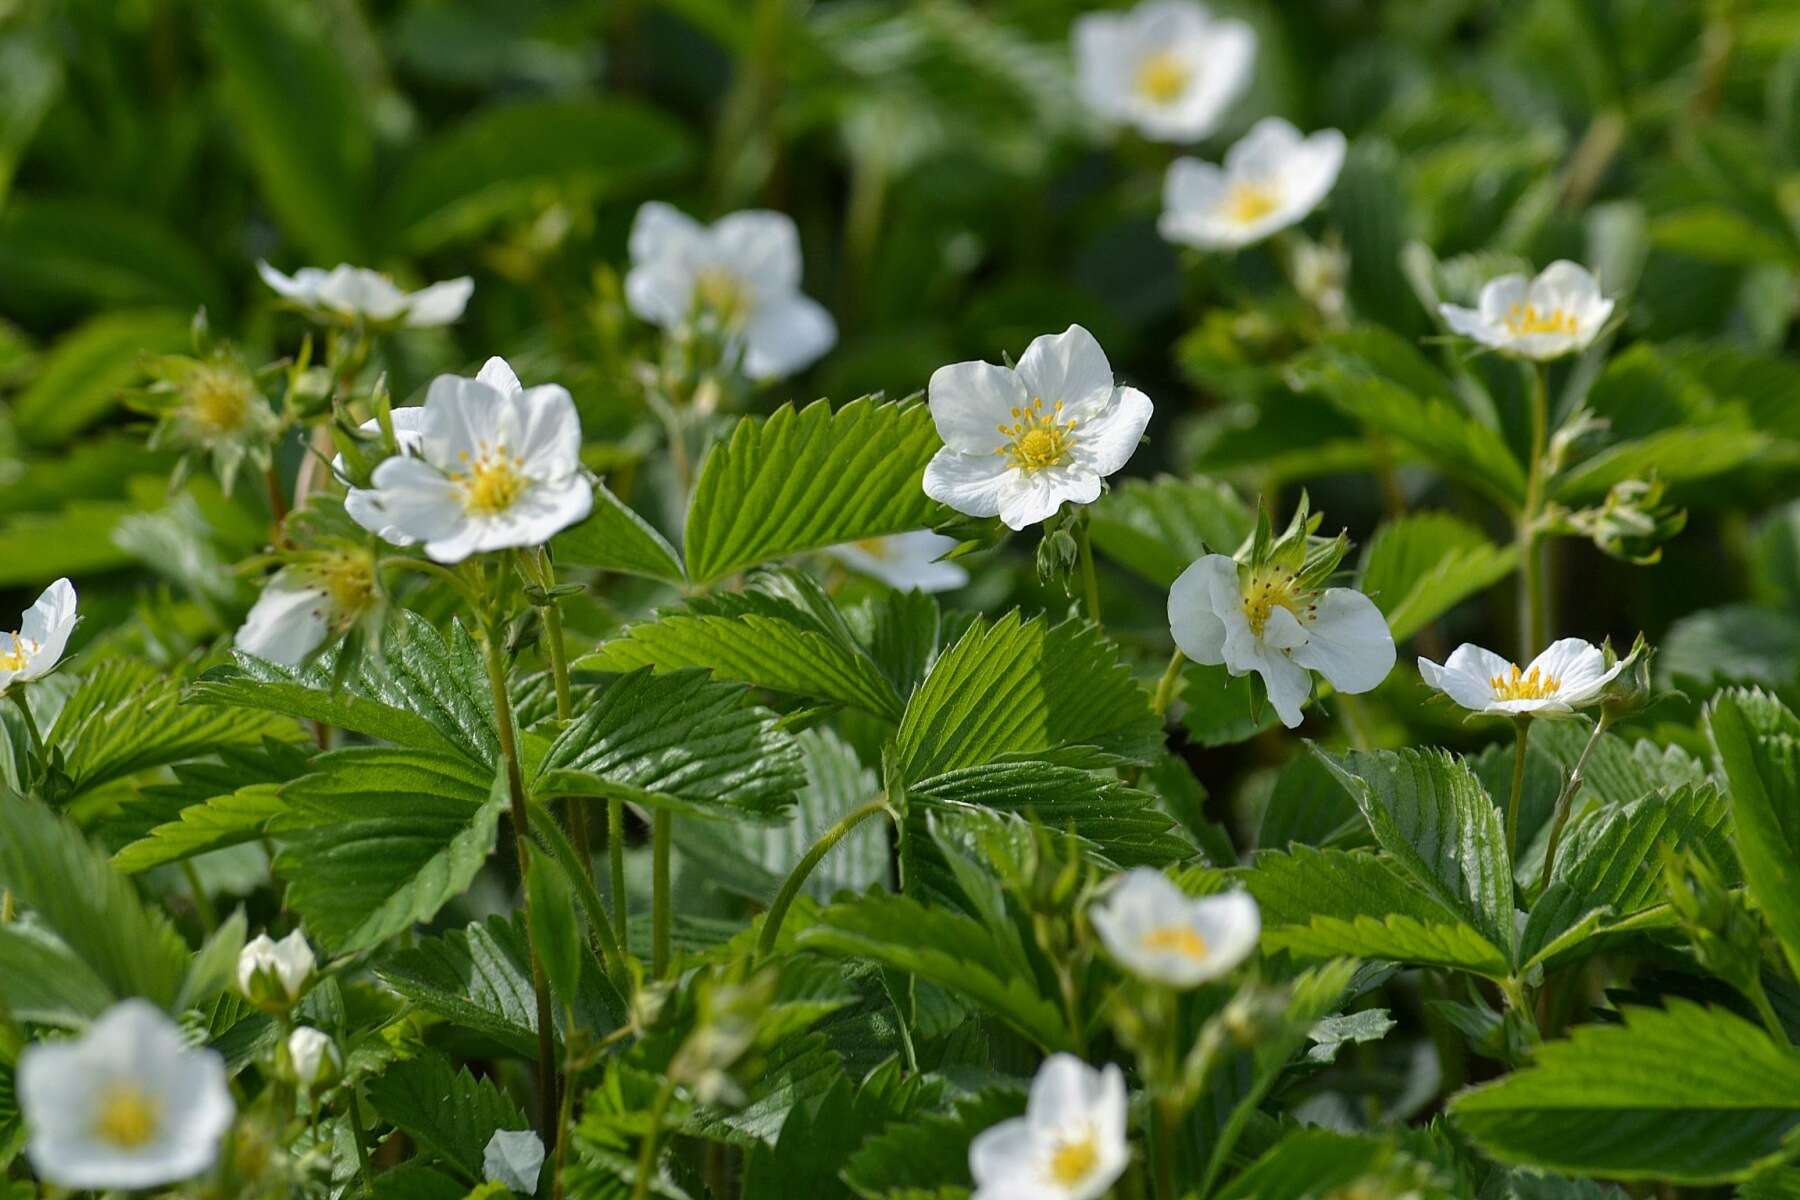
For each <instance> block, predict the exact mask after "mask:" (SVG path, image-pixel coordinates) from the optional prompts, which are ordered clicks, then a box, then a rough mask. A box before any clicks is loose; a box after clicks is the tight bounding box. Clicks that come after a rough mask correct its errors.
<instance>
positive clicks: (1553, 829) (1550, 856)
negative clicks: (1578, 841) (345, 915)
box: [1538, 712, 1611, 892]
mask: <svg viewBox="0 0 1800 1200" xmlns="http://www.w3.org/2000/svg"><path fill="white" fill-rule="evenodd" d="M1610 723H1611V722H1610V721H1609V720H1608V719H1607V716H1606V714H1605V713H1604V712H1602V713H1601V714H1600V718H1599V719H1598V720H1596V721H1595V722H1594V732H1593V733H1592V734H1590V735H1589V736H1588V740H1587V745H1585V746H1583V747H1582V748H1581V757H1579V758H1577V759H1576V760H1575V769H1574V770H1572V771H1570V772H1569V777H1568V778H1567V779H1566V780H1564V781H1563V786H1562V791H1561V792H1559V793H1557V796H1556V809H1555V811H1554V812H1553V813H1552V815H1551V818H1550V843H1549V845H1548V846H1546V847H1545V848H1544V869H1543V871H1542V872H1540V874H1539V876H1538V890H1539V891H1540V892H1541V891H1542V890H1543V889H1544V888H1547V887H1549V886H1550V872H1551V870H1552V869H1554V868H1555V866H1556V848H1557V847H1558V846H1560V845H1561V844H1562V835H1563V826H1564V825H1566V824H1568V821H1569V809H1570V807H1571V806H1572V805H1573V804H1574V803H1575V793H1576V792H1578V791H1580V790H1581V781H1582V773H1581V771H1582V768H1583V767H1585V766H1587V760H1588V755H1590V754H1592V753H1593V752H1594V747H1595V746H1596V745H1598V744H1599V742H1600V735H1601V734H1603V733H1605V732H1606V727H1607V725H1609V724H1610Z"/></svg>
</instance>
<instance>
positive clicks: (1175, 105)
mask: <svg viewBox="0 0 1800 1200" xmlns="http://www.w3.org/2000/svg"><path fill="white" fill-rule="evenodd" d="M1074 43H1075V70H1076V85H1077V87H1078V88H1079V90H1080V93H1081V98H1082V101H1083V103H1085V104H1086V105H1087V106H1088V108H1089V109H1090V110H1092V111H1093V112H1094V113H1096V114H1097V115H1098V116H1100V117H1101V118H1102V119H1103V120H1105V121H1107V122H1109V123H1111V124H1116V125H1130V126H1133V127H1135V128H1136V129H1137V131H1138V132H1139V133H1141V134H1143V135H1144V136H1145V137H1147V138H1151V139H1154V140H1156V141H1159V142H1195V141H1199V140H1200V139H1201V138H1203V137H1206V136H1207V135H1208V134H1210V133H1212V132H1213V131H1214V130H1215V129H1217V128H1218V127H1219V122H1220V121H1221V120H1222V119H1223V118H1224V116H1225V112H1226V110H1227V109H1229V108H1230V107H1231V105H1232V104H1233V103H1234V102H1235V101H1236V100H1237V99H1238V97H1240V96H1242V95H1243V94H1244V89H1245V88H1247V87H1249V85H1250V76H1251V67H1252V66H1253V65H1254V63H1255V61H1256V31H1255V30H1253V29H1252V28H1250V26H1248V25H1246V24H1245V23H1244V22H1242V21H1235V20H1230V19H1226V18H1220V17H1215V16H1213V15H1212V14H1211V13H1210V12H1208V11H1207V9H1206V6H1205V5H1202V4H1197V3H1195V2H1194V0H1146V2H1145V3H1143V4H1140V5H1138V6H1137V7H1136V8H1134V9H1132V10H1131V11H1130V12H1117V13H1115V12H1095V13H1087V14H1084V15H1083V16H1081V17H1078V18H1077V19H1076V21H1075V28H1074Z"/></svg>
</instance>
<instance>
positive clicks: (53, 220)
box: [0, 197, 225, 312]
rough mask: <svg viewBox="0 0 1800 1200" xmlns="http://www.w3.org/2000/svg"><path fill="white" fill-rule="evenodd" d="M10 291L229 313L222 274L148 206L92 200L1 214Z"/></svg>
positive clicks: (1, 264)
mask: <svg viewBox="0 0 1800 1200" xmlns="http://www.w3.org/2000/svg"><path fill="white" fill-rule="evenodd" d="M0 272H3V273H4V275H5V278H6V286H7V287H9V288H18V289H20V290H21V291H30V292H33V293H35V294H36V295H37V296H38V297H42V298H46V299H48V298H51V297H55V298H67V299H73V300H75V301H77V302H79V303H82V304H91V305H93V306H95V307H104V308H109V309H116V308H131V307H135V306H138V305H167V306H169V307H170V308H173V309H178V310H188V311H191V310H192V309H195V308H200V307H206V308H209V309H211V310H213V311H215V312H216V311H219V310H220V309H222V308H223V299H222V297H223V296H224V294H225V288H224V285H223V283H222V282H221V280H220V279H219V273H218V272H217V271H216V270H215V269H214V268H213V266H212V264H211V263H209V262H208V261H207V260H206V258H205V257H204V256H202V255H201V254H200V253H199V251H197V250H196V249H195V248H194V247H193V245H192V244H190V243H189V242H188V241H187V240H186V239H185V238H183V237H182V236H181V235H180V234H179V233H177V232H176V231H175V230H174V229H172V228H170V227H169V226H167V225H165V224H163V222H161V221H160V220H158V219H157V218H156V217H154V216H152V215H151V214H150V213H149V212H147V211H145V210H144V209H142V208H138V207H131V206H127V205H122V204H115V203H113V202H111V201H107V200H102V199H98V198H93V197H79V198H78V197H34V198H32V199H29V200H27V199H23V198H21V199H18V200H15V201H13V203H12V204H11V205H9V206H7V208H6V212H5V215H4V216H0Z"/></svg>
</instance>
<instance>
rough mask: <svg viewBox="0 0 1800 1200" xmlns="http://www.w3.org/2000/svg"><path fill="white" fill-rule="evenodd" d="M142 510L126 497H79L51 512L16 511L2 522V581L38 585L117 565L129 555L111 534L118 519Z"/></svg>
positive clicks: (0, 568) (122, 563)
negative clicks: (115, 498)
mask: <svg viewBox="0 0 1800 1200" xmlns="http://www.w3.org/2000/svg"><path fill="white" fill-rule="evenodd" d="M139 511H141V510H140V509H139V507H138V506H137V505H136V504H134V503H132V502H131V501H128V500H77V501H74V502H73V503H71V504H69V505H68V506H67V507H65V508H63V509H60V510H59V511H57V512H53V513H36V512H30V513H20V514H18V515H17V516H14V517H12V518H10V519H8V520H6V521H5V522H4V523H3V524H0V584H6V585H7V586H10V587H21V588H23V587H32V588H37V587H39V586H41V585H42V584H43V582H44V580H46V579H55V578H57V577H59V576H68V577H70V578H74V579H80V578H82V577H83V576H86V575H97V574H99V573H101V572H103V571H116V570H118V569H119V568H120V567H123V566H127V565H129V564H130V563H131V561H132V557H131V554H130V553H129V552H127V551H126V550H125V548H124V547H122V546H120V545H119V544H118V543H117V542H115V541H114V540H113V532H114V530H116V529H117V528H118V527H119V523H120V522H121V521H123V520H125V519H126V518H127V517H130V516H132V515H133V514H134V513H137V512H139Z"/></svg>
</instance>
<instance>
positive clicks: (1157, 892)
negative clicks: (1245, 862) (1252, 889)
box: [1088, 867, 1262, 988]
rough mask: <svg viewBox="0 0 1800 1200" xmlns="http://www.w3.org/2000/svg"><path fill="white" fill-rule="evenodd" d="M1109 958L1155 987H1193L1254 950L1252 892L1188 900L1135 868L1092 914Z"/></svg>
mask: <svg viewBox="0 0 1800 1200" xmlns="http://www.w3.org/2000/svg"><path fill="white" fill-rule="evenodd" d="M1088 920H1089V921H1091V922H1092V923H1093V926H1094V931H1095V932H1096V933H1098V934H1099V935H1100V940H1101V941H1102V942H1104V943H1106V950H1107V953H1109V954H1111V955H1112V957H1113V959H1114V960H1115V961H1117V962H1118V963H1119V965H1121V966H1123V967H1125V968H1126V969H1127V970H1129V971H1130V972H1131V973H1132V974H1134V975H1137V976H1139V977H1140V978H1143V979H1147V980H1149V981H1150V982H1152V983H1160V984H1165V985H1167V986H1169V987H1174V988H1191V987H1197V986H1199V985H1200V984H1202V983H1205V982H1206V981H1207V980H1209V979H1217V978H1219V977H1220V976H1221V975H1224V974H1226V973H1227V972H1229V971H1230V970H1231V969H1232V968H1234V967H1236V966H1237V965H1238V964H1239V963H1241V962H1243V961H1244V959H1246V958H1247V957H1249V955H1250V952H1251V951H1252V950H1254V949H1256V939H1257V937H1258V936H1259V935H1260V934H1261V932H1262V917H1261V914H1260V913H1259V912H1258V910H1257V907H1256V901H1255V900H1253V899H1251V898H1250V895H1249V894H1248V893H1247V892H1224V893H1221V894H1219V895H1216V896H1201V897H1198V898H1194V897H1189V896H1188V895H1187V893H1185V892H1183V891H1182V890H1181V889H1180V888H1178V887H1176V886H1175V884H1174V883H1172V882H1171V881H1170V880H1169V878H1168V876H1166V875H1164V874H1163V873H1162V872H1161V871H1156V870H1152V869H1151V868H1149V867H1137V868H1135V869H1133V870H1132V871H1130V872H1128V873H1127V874H1126V875H1125V876H1124V878H1122V879H1121V880H1119V882H1118V883H1116V884H1115V885H1114V886H1113V887H1112V888H1111V890H1109V891H1108V892H1107V893H1106V896H1105V898H1104V899H1102V900H1101V901H1100V902H1099V903H1098V904H1096V905H1095V906H1094V907H1093V908H1092V909H1091V910H1090V911H1089V913H1088Z"/></svg>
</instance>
